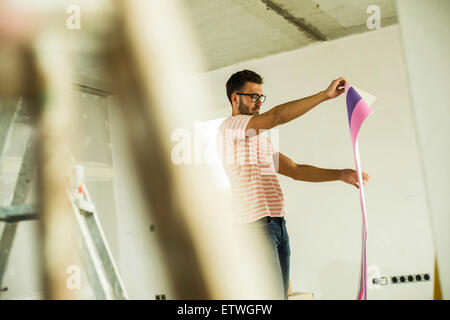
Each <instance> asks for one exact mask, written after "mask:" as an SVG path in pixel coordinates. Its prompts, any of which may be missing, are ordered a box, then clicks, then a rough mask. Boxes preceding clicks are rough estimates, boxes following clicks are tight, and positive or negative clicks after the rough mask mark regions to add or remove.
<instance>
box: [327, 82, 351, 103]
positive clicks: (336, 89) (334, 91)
mask: <svg viewBox="0 0 450 320" xmlns="http://www.w3.org/2000/svg"><path fill="white" fill-rule="evenodd" d="M346 82H347V80H346V79H345V78H344V77H340V78H338V79H336V80H334V81H333V82H331V84H330V86H329V87H328V89H327V90H325V95H326V97H327V99H333V98H336V97H338V96H340V95H341V94H342V93H343V92H344V91H345V88H344V85H345V83H346Z"/></svg>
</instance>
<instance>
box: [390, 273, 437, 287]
mask: <svg viewBox="0 0 450 320" xmlns="http://www.w3.org/2000/svg"><path fill="white" fill-rule="evenodd" d="M430 280H431V276H430V274H429V273H423V274H407V275H400V276H392V277H391V282H392V283H393V284H400V283H411V282H424V281H430Z"/></svg>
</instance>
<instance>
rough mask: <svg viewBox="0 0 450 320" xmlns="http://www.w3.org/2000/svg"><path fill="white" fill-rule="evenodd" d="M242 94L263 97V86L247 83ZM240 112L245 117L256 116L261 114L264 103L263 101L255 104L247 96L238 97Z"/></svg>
mask: <svg viewBox="0 0 450 320" xmlns="http://www.w3.org/2000/svg"><path fill="white" fill-rule="evenodd" d="M240 92H241V93H248V94H255V93H256V94H259V95H262V94H263V91H262V86H261V85H260V84H258V83H254V82H246V83H245V85H244V87H243V88H242V90H241V91H240ZM238 101H239V104H238V110H239V113H240V114H245V115H249V116H252V115H255V114H259V110H260V109H261V105H262V102H261V100H257V101H256V102H253V101H252V99H251V97H250V96H245V95H238Z"/></svg>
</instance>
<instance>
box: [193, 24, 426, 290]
mask: <svg viewBox="0 0 450 320" xmlns="http://www.w3.org/2000/svg"><path fill="white" fill-rule="evenodd" d="M244 68H246V69H250V70H254V71H256V72H258V73H259V74H261V75H262V76H263V78H264V81H265V84H264V86H263V90H264V93H265V94H266V95H267V96H268V99H267V101H266V103H265V107H264V108H263V110H262V112H264V111H266V110H268V109H270V108H271V107H273V106H276V105H278V104H280V103H283V102H286V101H289V100H293V99H297V98H301V97H304V96H308V95H311V94H314V93H316V92H318V91H320V90H323V89H325V88H326V87H327V86H328V85H329V83H330V82H331V81H332V80H333V79H335V78H337V77H339V76H345V77H346V78H347V79H348V81H349V82H350V83H351V84H354V85H355V86H358V87H360V88H361V89H364V90H366V91H368V92H370V93H372V94H374V95H375V96H377V97H378V98H379V100H378V101H377V102H376V103H375V104H374V105H373V109H374V110H375V113H374V114H373V115H371V116H370V117H369V118H368V119H367V120H366V123H365V125H364V127H363V128H362V130H361V132H360V136H359V141H360V154H361V161H362V167H363V170H365V171H367V172H368V173H369V174H370V175H371V181H370V183H369V184H368V185H367V187H366V189H365V193H366V201H367V212H368V224H369V233H368V247H367V254H368V265H369V266H371V265H373V266H378V267H379V269H380V276H382V277H383V276H386V277H388V278H389V285H387V286H382V287H381V288H380V289H372V290H369V292H368V297H369V299H431V298H432V282H431V281H429V282H421V283H409V284H408V283H406V284H401V285H400V284H397V285H393V284H391V282H390V277H391V276H394V275H405V274H406V275H408V274H415V273H419V274H422V273H430V275H431V276H433V243H432V235H431V229H430V223H429V218H428V209H427V198H426V192H425V188H424V178H423V176H422V166H421V161H420V154H419V148H418V143H417V140H416V131H415V123H414V118H413V112H412V106H411V101H410V97H409V93H408V85H407V74H406V70H405V64H404V60H403V55H402V48H401V45H400V39H399V27H398V25H394V26H390V27H386V28H383V29H381V30H378V31H372V32H369V33H364V34H360V35H355V36H350V37H348V38H344V39H340V40H336V41H331V42H326V43H322V44H318V45H314V46H310V47H307V48H303V49H299V50H295V51H291V52H285V53H281V54H278V55H274V56H270V57H266V58H263V59H258V60H252V61H248V62H245V63H240V64H237V65H233V66H230V67H226V68H223V69H219V70H215V71H211V72H207V73H204V74H201V75H199V76H198V80H199V81H200V82H201V83H202V84H203V85H204V88H205V92H206V93H207V92H209V95H210V97H211V98H213V99H212V101H216V102H217V103H216V105H215V106H212V107H211V112H210V114H208V115H205V118H204V119H202V120H205V119H208V118H209V119H211V118H218V117H223V116H226V115H229V114H230V113H231V109H230V106H229V103H228V100H227V98H226V94H225V83H226V81H227V79H228V78H229V76H230V75H231V74H232V73H233V72H235V71H238V70H242V69H244ZM280 151H281V152H282V153H284V154H286V155H288V156H289V157H291V158H292V159H294V160H295V161H296V162H297V163H304V164H312V165H316V166H320V167H325V168H354V163H353V157H352V148H351V143H350V135H349V129H348V120H347V112H346V105H345V99H344V96H341V97H339V98H338V99H335V100H333V101H328V102H326V103H324V104H322V105H319V106H318V107H317V108H316V109H314V110H312V111H311V112H309V113H308V114H306V115H305V116H303V117H302V118H299V119H297V120H295V121H293V122H291V123H289V124H286V125H284V126H281V127H280ZM281 184H282V188H283V191H284V192H285V195H286V205H287V222H288V230H289V233H290V241H291V250H292V258H291V280H292V286H293V289H294V291H310V292H314V293H315V294H316V297H317V298H318V299H354V298H355V297H356V294H357V286H358V280H359V278H358V276H359V267H360V256H361V255H360V254H361V253H360V248H361V209H360V204H359V195H358V190H357V189H356V188H354V187H352V186H350V185H346V184H343V183H341V182H329V183H317V184H314V183H305V182H296V181H293V180H290V179H288V178H285V177H282V178H281Z"/></svg>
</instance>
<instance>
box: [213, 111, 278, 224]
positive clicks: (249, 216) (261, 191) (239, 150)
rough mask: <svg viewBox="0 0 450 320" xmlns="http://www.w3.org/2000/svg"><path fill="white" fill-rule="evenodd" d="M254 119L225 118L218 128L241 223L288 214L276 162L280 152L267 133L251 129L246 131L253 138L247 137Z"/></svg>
mask: <svg viewBox="0 0 450 320" xmlns="http://www.w3.org/2000/svg"><path fill="white" fill-rule="evenodd" d="M251 117H252V116H248V115H238V116H231V117H229V118H226V119H225V120H224V121H223V122H222V124H221V125H220V127H219V131H218V140H217V145H218V149H219V150H218V151H219V153H220V154H221V159H222V163H223V166H224V169H225V172H226V174H227V176H228V179H229V181H230V186H231V193H232V198H233V209H234V211H235V212H236V213H237V214H238V215H237V222H240V223H247V222H252V221H255V220H258V219H260V218H262V217H265V216H271V217H282V216H284V215H285V211H284V196H283V192H282V191H281V187H280V182H279V180H278V176H277V172H276V169H275V163H274V155H275V154H276V152H277V151H275V150H274V147H273V145H272V143H271V141H270V140H269V139H268V138H267V137H265V134H264V133H262V134H258V135H256V134H255V133H256V131H255V130H253V129H250V130H248V132H247V136H250V137H246V129H247V125H248V122H249V121H250V119H251ZM265 133H267V131H266V132H265ZM275 159H277V158H276V157H275ZM277 167H278V165H277Z"/></svg>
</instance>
